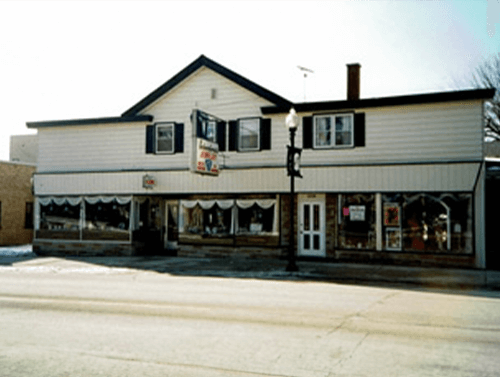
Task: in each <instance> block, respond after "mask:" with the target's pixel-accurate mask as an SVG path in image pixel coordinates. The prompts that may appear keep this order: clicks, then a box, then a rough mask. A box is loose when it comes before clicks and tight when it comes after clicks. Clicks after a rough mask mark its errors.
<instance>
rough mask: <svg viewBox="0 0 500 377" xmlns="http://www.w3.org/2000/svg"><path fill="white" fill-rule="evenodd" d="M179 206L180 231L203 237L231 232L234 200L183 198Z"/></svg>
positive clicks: (220, 235) (224, 234) (219, 235)
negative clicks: (180, 209)
mask: <svg viewBox="0 0 500 377" xmlns="http://www.w3.org/2000/svg"><path fill="white" fill-rule="evenodd" d="M181 207H182V218H181V221H182V226H181V230H180V232H181V233H187V234H194V235H201V236H204V237H222V236H226V235H228V234H233V225H232V224H233V215H232V212H233V210H232V208H233V207H234V200H230V201H228V200H219V201H215V200H206V201H201V200H200V201H191V200H184V201H182V204H181Z"/></svg>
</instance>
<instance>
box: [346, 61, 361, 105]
mask: <svg viewBox="0 0 500 377" xmlns="http://www.w3.org/2000/svg"><path fill="white" fill-rule="evenodd" d="M360 68H361V65H360V64H359V63H353V64H347V100H348V101H355V100H358V99H359V70H360Z"/></svg>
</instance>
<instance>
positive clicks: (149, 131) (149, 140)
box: [146, 126, 156, 153]
mask: <svg viewBox="0 0 500 377" xmlns="http://www.w3.org/2000/svg"><path fill="white" fill-rule="evenodd" d="M155 129H156V128H155V126H146V153H155Z"/></svg>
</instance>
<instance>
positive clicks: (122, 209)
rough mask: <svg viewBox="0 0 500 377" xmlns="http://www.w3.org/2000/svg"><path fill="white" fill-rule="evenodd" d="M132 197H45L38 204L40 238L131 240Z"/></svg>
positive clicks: (38, 199) (36, 226)
mask: <svg viewBox="0 0 500 377" xmlns="http://www.w3.org/2000/svg"><path fill="white" fill-rule="evenodd" d="M131 199H132V198H131V197H113V196H98V197H97V196H96V197H42V198H37V204H38V205H37V206H36V207H35V230H36V232H35V236H36V238H38V239H65V240H102V241H106V240H112V241H113V240H114V241H116V240H118V241H130V212H131Z"/></svg>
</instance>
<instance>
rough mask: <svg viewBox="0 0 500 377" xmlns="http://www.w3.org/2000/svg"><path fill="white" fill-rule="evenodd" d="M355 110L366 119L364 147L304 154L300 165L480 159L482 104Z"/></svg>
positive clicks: (469, 103) (464, 103)
mask: <svg viewBox="0 0 500 377" xmlns="http://www.w3.org/2000/svg"><path fill="white" fill-rule="evenodd" d="M356 111H357V112H365V114H366V115H365V117H366V120H365V121H366V138H365V141H366V147H362V148H353V149H337V150H321V151H319V150H305V151H304V152H303V154H302V162H303V164H318V165H322V164H335V165H342V164H363V163H370V164H373V163H403V162H410V163H414V162H440V161H443V162H445V161H479V160H481V158H482V142H483V127H482V102H481V101H469V102H455V103H439V104H430V105H411V106H395V107H385V108H379V109H365V110H363V109H359V110H356ZM301 115H302V114H301ZM305 115H311V114H305ZM298 134H299V138H300V141H299V145H302V141H301V139H302V134H301V132H298Z"/></svg>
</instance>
